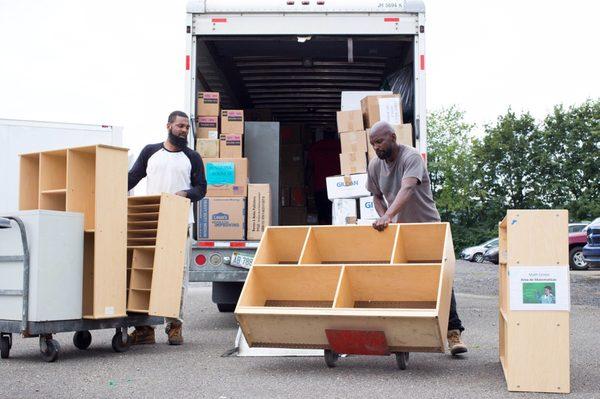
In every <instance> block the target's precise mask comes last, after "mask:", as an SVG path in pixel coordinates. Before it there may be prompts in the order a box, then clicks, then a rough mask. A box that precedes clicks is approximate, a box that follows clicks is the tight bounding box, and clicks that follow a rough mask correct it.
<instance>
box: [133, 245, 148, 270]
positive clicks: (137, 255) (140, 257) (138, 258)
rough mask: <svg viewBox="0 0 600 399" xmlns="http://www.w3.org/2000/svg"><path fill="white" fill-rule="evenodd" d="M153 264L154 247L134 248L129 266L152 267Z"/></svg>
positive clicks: (138, 267) (135, 267)
mask: <svg viewBox="0 0 600 399" xmlns="http://www.w3.org/2000/svg"><path fill="white" fill-rule="evenodd" d="M153 265H154V249H153V248H148V249H145V248H144V249H142V248H135V249H134V250H133V258H132V262H131V266H132V268H133V269H152V267H153Z"/></svg>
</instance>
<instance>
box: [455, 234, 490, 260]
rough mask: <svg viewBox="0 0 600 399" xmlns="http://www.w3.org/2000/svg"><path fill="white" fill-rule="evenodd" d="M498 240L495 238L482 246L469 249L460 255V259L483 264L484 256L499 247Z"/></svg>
mask: <svg viewBox="0 0 600 399" xmlns="http://www.w3.org/2000/svg"><path fill="white" fill-rule="evenodd" d="M498 241H499V240H498V239H497V238H493V239H491V240H489V241H486V242H484V243H483V244H481V245H477V246H475V247H469V248H465V249H463V250H462V252H461V253H460V258H461V259H464V260H468V261H469V262H477V263H481V262H483V254H484V253H485V251H487V250H488V249H490V248H493V247H497V246H498Z"/></svg>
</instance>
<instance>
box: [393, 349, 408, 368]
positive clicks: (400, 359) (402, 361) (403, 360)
mask: <svg viewBox="0 0 600 399" xmlns="http://www.w3.org/2000/svg"><path fill="white" fill-rule="evenodd" d="M408 356H409V353H408V352H398V353H396V363H398V368H399V369H400V370H406V366H408Z"/></svg>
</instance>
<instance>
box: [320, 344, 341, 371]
mask: <svg viewBox="0 0 600 399" xmlns="http://www.w3.org/2000/svg"><path fill="white" fill-rule="evenodd" d="M323 357H324V358H325V364H326V365H327V367H329V368H332V367H335V363H336V362H337V361H338V359H339V358H340V355H338V354H337V353H335V352H334V351H332V350H331V349H325V353H324V354H323Z"/></svg>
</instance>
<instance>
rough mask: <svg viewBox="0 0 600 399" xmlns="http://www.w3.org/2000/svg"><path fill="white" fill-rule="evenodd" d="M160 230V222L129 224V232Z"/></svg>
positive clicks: (135, 222)
mask: <svg viewBox="0 0 600 399" xmlns="http://www.w3.org/2000/svg"><path fill="white" fill-rule="evenodd" d="M156 228H158V220H150V221H133V222H127V231H128V232H129V231H132V230H147V229H156Z"/></svg>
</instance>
